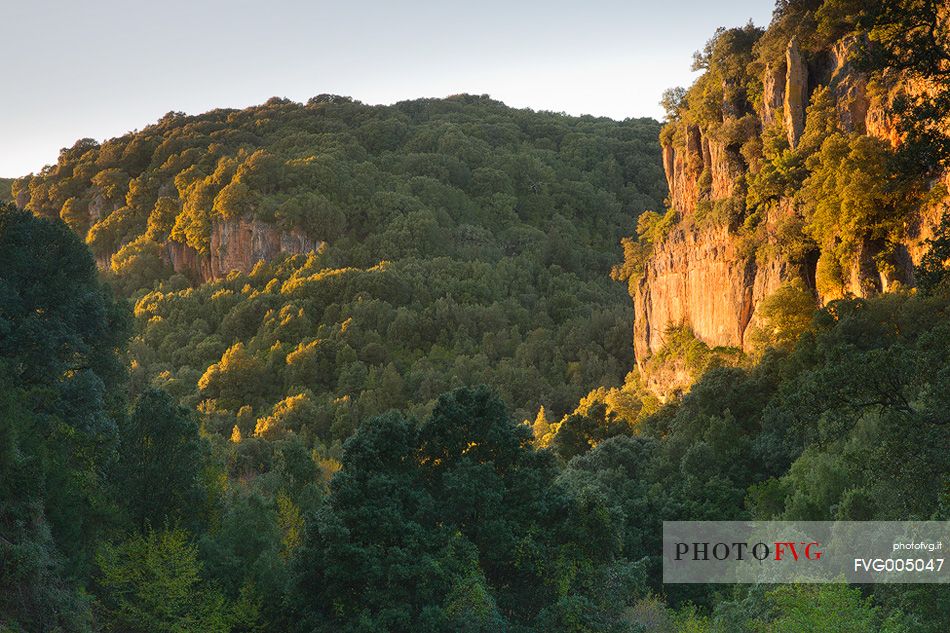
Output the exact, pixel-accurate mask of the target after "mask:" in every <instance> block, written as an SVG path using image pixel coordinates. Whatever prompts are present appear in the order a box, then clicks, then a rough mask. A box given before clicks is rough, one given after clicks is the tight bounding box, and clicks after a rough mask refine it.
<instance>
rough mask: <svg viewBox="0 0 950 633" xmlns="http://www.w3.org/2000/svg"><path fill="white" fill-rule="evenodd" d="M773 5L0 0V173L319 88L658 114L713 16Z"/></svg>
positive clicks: (757, 16)
mask: <svg viewBox="0 0 950 633" xmlns="http://www.w3.org/2000/svg"><path fill="white" fill-rule="evenodd" d="M773 4H774V2H773V1H772V0H727V1H724V2H710V1H709V0H667V1H664V0H652V1H642V0H575V1H574V2H564V1H562V0H507V1H498V0H474V1H473V0H468V1H467V2H457V1H454V0H441V1H435V0H431V1H430V0H402V1H396V0H390V1H388V2H381V1H378V0H362V1H359V2H357V1H353V0H349V1H347V0H337V1H335V2H325V1H324V0H310V1H309V2H307V1H302V0H256V1H253V2H249V1H246V0H227V1H223V0H191V1H183V0H161V1H160V2H159V1H156V0H150V1H143V0H83V1H81V2H79V1H76V0H67V1H63V0H0V24H2V25H3V27H4V29H3V31H4V34H3V36H2V37H0V177H13V176H21V175H25V174H27V173H30V172H34V171H38V170H39V169H41V168H42V167H43V166H44V165H46V164H49V163H54V162H56V158H57V156H58V154H59V149H60V148H62V147H67V146H71V145H72V144H73V143H74V142H75V141H76V140H77V139H79V138H83V137H91V138H95V139H96V140H99V141H101V140H104V139H107V138H112V137H115V136H119V135H121V134H123V133H125V132H128V131H130V130H134V129H140V128H143V127H145V126H146V125H148V124H150V123H153V122H154V121H156V120H157V119H158V118H160V117H161V116H162V115H163V114H165V113H166V112H169V111H172V110H175V111H183V112H187V113H189V114H197V113H200V112H204V111H207V110H210V109H212V108H217V107H228V108H240V107H246V106H249V105H254V104H258V103H262V102H264V101H266V100H267V99H268V98H270V97H273V96H278V97H286V98H289V99H293V100H295V101H306V100H307V99H308V98H310V97H311V96H314V95H317V94H321V93H331V94H340V95H346V96H350V97H353V98H354V99H357V100H359V101H362V102H364V103H370V104H380V103H383V104H388V103H395V102H397V101H402V100H405V99H412V98H417V97H444V96H447V95H452V94H459V93H472V94H489V95H491V96H492V97H493V98H495V99H499V100H501V101H504V102H505V103H507V104H508V105H510V106H514V107H519V108H522V107H528V108H533V109H535V110H552V111H555V112H567V113H569V114H575V115H577V114H592V115H596V116H608V117H611V118H615V119H624V118H627V117H640V116H652V117H657V118H659V117H660V115H661V110H660V107H659V105H658V101H659V99H660V95H661V94H662V92H663V90H664V89H666V88H669V87H671V86H677V85H682V86H687V85H689V84H690V83H691V82H692V80H693V79H694V73H692V72H690V69H689V67H690V61H691V58H692V53H693V51H695V50H697V49H699V48H702V46H703V44H704V43H705V42H706V40H707V39H708V38H709V37H710V36H711V35H712V33H713V32H714V31H715V29H716V27H718V26H740V25H742V24H745V23H746V22H747V21H748V20H750V19H751V20H752V21H753V22H755V24H757V25H760V26H766V25H767V24H768V21H769V18H770V16H771V11H772V6H773Z"/></svg>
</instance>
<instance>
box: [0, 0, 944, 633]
mask: <svg viewBox="0 0 950 633" xmlns="http://www.w3.org/2000/svg"><path fill="white" fill-rule="evenodd" d="M908 42H909V43H908ZM842 60H843V62H844V63H841V64H839V63H838V62H841V61H842ZM948 64H950V30H948V21H947V16H946V12H945V9H944V8H942V3H939V2H929V1H923V2H918V1H917V0H900V1H898V2H893V3H869V2H852V1H851V0H825V1H821V0H782V1H781V2H779V3H778V5H777V7H776V11H775V16H774V20H773V23H772V25H771V26H770V27H769V28H768V29H759V28H756V27H754V26H751V25H749V26H745V27H740V28H735V29H722V30H720V31H718V32H717V33H715V34H714V35H713V37H712V39H711V40H710V42H709V44H708V45H707V47H706V48H705V49H704V50H702V51H700V52H699V53H697V58H696V66H697V68H698V69H701V70H703V71H704V72H703V74H702V75H701V76H700V78H699V79H698V81H697V82H696V83H695V84H694V85H693V86H692V87H690V88H689V89H688V90H680V91H671V92H670V93H668V94H667V96H666V98H665V99H664V101H665V104H666V105H667V106H669V120H668V121H667V123H666V126H665V127H664V128H663V130H662V132H661V128H660V125H659V124H658V123H657V122H654V121H651V120H627V121H623V122H617V121H611V120H607V119H595V118H591V117H580V118H575V117H567V116H564V115H558V114H552V113H538V112H532V111H527V110H513V109H510V108H507V107H505V106H504V105H502V104H500V103H498V102H495V101H491V100H490V99H488V98H486V97H471V96H458V97H452V98H448V99H444V100H419V101H411V102H405V103H400V104H396V105H393V106H386V107H376V106H366V105H363V104H360V103H357V102H354V101H351V100H349V99H346V98H342V97H330V96H321V97H317V98H315V99H313V100H311V101H310V102H309V103H307V104H297V103H293V102H289V101H285V100H279V99H274V100H271V101H269V102H268V103H267V104H264V105H262V106H259V107H256V108H249V109H246V110H240V111H238V110H219V111H213V112H210V113H207V114H204V115H198V116H186V115H182V114H177V113H171V114H169V115H167V116H166V117H165V118H163V119H162V120H161V121H160V122H158V123H157V124H155V125H152V126H149V127H146V128H145V129H143V130H142V131H139V132H135V133H130V134H128V135H126V136H124V137H121V138H118V139H113V140H110V141H106V142H104V143H102V144H98V143H96V142H93V141H90V140H82V141H79V142H78V143H76V144H75V145H74V146H73V147H72V148H70V149H66V150H63V152H62V154H61V156H60V157H59V161H58V163H57V164H56V165H54V166H51V167H48V168H46V169H45V170H43V172H41V173H40V174H37V175H34V176H31V177H26V178H21V179H19V180H17V181H16V182H15V183H14V185H13V194H14V198H15V203H16V205H17V206H19V207H20V208H19V209H18V208H15V207H14V205H4V206H3V207H2V208H0V253H3V256H4V265H3V266H2V267H0V501H2V503H0V632H2V633H7V632H8V631H10V632H17V633H19V632H20V631H28V632H33V631H44V632H45V631H70V632H71V631H84V632H85V631H88V632H99V631H101V632H115V633H119V632H121V633H166V632H167V633H171V632H175V633H192V632H194V633H198V632H202V633H204V632H213V633H218V632H220V633H227V632H230V633H251V632H265V631H267V632H270V631H274V632H276V631H291V632H299V633H316V632H321V633H322V632H326V633H330V632H334V633H336V632H340V631H343V632H352V633H357V632H359V633H369V632H374V633H375V632H381V631H391V632H394V633H410V632H411V633H420V632H422V633H424V632H432V633H435V632H448V631H465V632H484V633H489V632H491V633H494V632H505V633H542V632H543V633H561V632H563V633H647V632H649V633H706V632H716V633H785V632H788V633H792V632H794V633H798V632H802V631H838V632H842V633H865V632H868V631H872V632H877V633H943V632H944V631H947V630H948V629H950V593H948V590H947V586H946V585H936V584H931V585H925V584H921V585H899V586H898V585H888V584H878V585H869V586H861V587H858V586H848V585H845V584H829V585H763V586H754V585H732V586H729V585H672V584H669V585H667V584H664V583H663V582H662V569H661V537H662V522H663V521H664V520H746V519H761V520H768V519H777V520H839V519H840V520H940V521H947V520H950V413H948V412H950V401H948V398H950V396H948V394H950V274H948V273H950V269H948V265H947V264H948V262H950V221H948V220H947V219H946V218H947V217H948V216H947V215H946V210H947V204H946V200H945V198H944V195H945V191H944V189H943V188H942V185H941V184H940V183H941V181H942V180H944V179H945V170H946V168H947V166H948V165H950V142H947V138H948V137H947V135H946V131H947V127H946V121H947V118H946V117H947V112H948V111H950V108H948V107H947V106H948V103H950V80H948V79H947V77H948V75H947V73H946V68H947V65H948ZM790 69H791V70H790ZM796 69H797V70H796ZM780 71H781V72H780ZM799 71H803V72H804V73H805V74H804V75H803V74H801V72H799ZM779 75H781V80H782V83H783V85H784V88H782V90H781V91H779V90H778V88H777V85H778V80H777V79H775V81H773V82H772V85H771V88H769V87H768V86H769V81H765V80H764V79H763V78H766V79H767V78H768V77H773V79H774V78H777V77H778V76H779ZM807 77H811V79H808V78H807ZM796 78H797V79H796ZM921 85H926V86H928V89H927V90H926V91H920V90H918V89H916V88H915V87H918V88H919V86H921ZM862 91H863V92H862ZM780 93H781V99H779V97H778V95H779V94H780ZM769 94H771V95H772V97H771V98H768V97H767V95H769ZM862 94H864V95H865V96H868V95H869V98H868V99H866V100H864V101H862V100H861V95H862ZM799 97H800V99H799ZM856 102H858V103H857V105H855V103H856ZM862 104H863V105H862ZM864 106H867V107H866V108H865V107H864ZM779 110H781V114H780V113H779ZM857 113H861V116H857ZM770 117H771V118H770ZM849 117H850V118H849ZM880 117H884V119H881V118H880ZM885 119H886V124H882V127H880V128H875V126H874V122H875V121H883V120H885ZM859 121H860V122H862V123H860V124H859V123H858V122H859ZM869 121H870V122H871V125H870V127H869V125H868V122H869ZM862 125H863V127H861V126H862ZM855 126H857V127H855ZM881 129H886V130H887V132H888V135H887V138H882V137H880V136H878V135H876V133H875V130H878V131H880V130H881ZM664 167H665V170H666V176H667V183H666V186H664V185H663V182H662V179H663V170H664ZM667 191H668V193H669V195H668V196H666V194H667ZM664 196H666V197H665V201H664ZM650 211H655V212H653V213H651V212H650ZM941 219H942V221H941ZM634 230H636V232H637V235H636V236H635V237H633V238H627V239H624V240H623V242H622V245H621V241H620V239H621V236H623V235H625V234H629V233H631V232H633V231H634ZM611 278H612V279H611ZM618 282H625V284H626V286H627V288H626V289H628V290H629V291H630V293H631V295H632V299H633V300H634V302H635V305H636V310H637V312H636V315H635V317H634V313H633V308H632V307H631V305H630V303H631V297H628V296H627V295H626V293H625V288H624V287H623V285H624V284H622V283H618ZM829 289H831V290H833V291H834V292H830V291H829ZM677 310H680V312H677ZM634 318H636V327H634ZM632 341H636V342H637V356H636V358H634V355H633V349H632Z"/></svg>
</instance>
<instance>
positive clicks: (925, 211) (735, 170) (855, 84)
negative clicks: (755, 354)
mask: <svg viewBox="0 0 950 633" xmlns="http://www.w3.org/2000/svg"><path fill="white" fill-rule="evenodd" d="M858 43H859V40H858V36H853V35H852V36H849V37H847V38H845V39H842V40H841V41H839V42H837V43H836V44H835V45H834V46H833V47H832V48H831V49H830V50H828V51H823V52H821V53H820V54H812V55H808V56H806V55H805V54H804V53H803V52H802V50H801V49H800V47H799V45H798V43H797V42H796V41H795V40H794V39H792V40H791V41H790V42H788V45H787V48H786V50H785V55H784V57H783V58H781V59H780V60H779V61H778V62H776V63H775V64H773V65H769V66H767V67H766V68H765V69H764V72H763V76H762V98H761V100H759V101H758V102H757V103H756V104H755V105H754V107H752V106H750V109H749V111H748V112H746V113H742V112H736V111H734V110H735V108H724V110H723V113H722V120H723V122H724V123H728V122H730V121H734V122H739V121H740V119H741V117H742V115H743V114H746V115H749V114H751V115H752V117H753V121H754V125H755V126H756V127H757V133H759V134H761V132H762V130H764V129H767V128H769V127H772V126H776V125H777V126H780V130H781V131H782V132H784V135H785V136H786V137H787V139H788V142H789V144H790V145H791V146H792V147H795V146H796V145H797V144H798V143H799V142H800V140H801V136H802V134H803V132H804V129H805V124H806V122H807V105H808V103H809V101H810V99H811V95H812V93H813V92H814V91H815V90H816V89H817V88H818V87H820V86H827V87H828V89H829V90H830V92H831V95H832V97H833V99H834V101H835V106H836V110H837V113H838V117H839V123H840V127H841V129H842V130H843V131H844V132H847V133H855V134H867V135H870V136H873V137H875V138H879V139H882V140H885V141H887V142H888V143H890V144H891V145H892V146H895V147H896V146H898V145H899V144H900V143H901V134H900V131H899V129H898V126H897V124H896V122H895V120H894V118H893V116H892V115H891V114H890V112H889V107H888V106H889V100H890V99H893V97H894V95H895V94H896V93H897V91H899V90H905V91H914V90H921V89H923V88H921V87H919V86H914V85H910V84H909V83H907V82H903V83H902V82H895V83H893V84H892V86H891V89H890V91H886V90H881V89H877V90H870V89H869V86H868V77H867V76H866V75H865V74H864V73H863V72H861V71H860V70H859V69H857V68H856V65H855V64H854V62H853V57H854V56H853V51H854V50H855V47H856V45H857V44H858ZM677 125H679V126H681V127H680V128H678V129H677V133H676V134H675V135H671V136H670V137H668V138H667V139H666V140H665V141H664V145H663V157H662V158H663V167H664V170H665V172H666V179H667V184H668V186H669V204H670V208H671V209H673V210H674V211H675V212H676V214H677V218H678V219H677V225H676V226H675V227H674V229H673V230H671V231H669V232H668V234H666V235H665V236H664V237H663V239H662V240H661V241H660V242H659V243H656V244H654V246H653V253H652V255H651V256H650V258H649V259H648V260H647V262H646V264H645V265H644V270H643V274H642V276H641V277H640V279H639V280H638V281H636V282H635V283H634V284H632V285H631V288H632V291H633V295H634V297H633V299H634V305H635V310H636V317H635V324H634V348H635V351H636V356H637V364H638V366H639V367H640V368H641V369H643V368H644V366H645V364H646V362H647V361H648V360H649V358H650V357H651V355H653V354H655V353H656V352H658V351H659V350H661V349H662V348H663V346H664V335H665V333H666V332H667V330H668V329H669V328H671V327H679V326H686V327H689V328H690V329H691V330H692V331H693V333H694V334H695V335H696V337H697V338H699V339H700V340H702V341H703V342H705V343H706V344H707V345H709V346H711V347H716V346H724V347H735V348H740V349H748V347H749V337H748V334H749V332H750V329H751V328H753V327H755V325H756V323H757V308H758V306H759V305H760V304H761V302H762V301H763V300H764V299H766V298H767V297H768V296H769V295H770V294H772V293H773V292H774V291H775V290H776V289H778V288H779V287H780V286H782V285H783V284H785V283H789V282H796V283H802V284H803V285H804V286H805V287H806V288H810V289H811V290H812V291H813V292H814V294H815V298H816V304H817V303H826V302H827V301H830V300H833V299H836V298H840V297H842V296H849V295H850V296H856V297H868V296H873V295H874V294H877V293H881V292H887V291H889V290H891V289H893V288H895V287H897V286H899V285H903V286H908V285H913V283H914V279H913V268H914V264H915V263H917V262H919V261H920V258H921V257H922V256H923V254H924V253H925V252H926V240H927V239H928V238H930V237H931V236H932V235H933V231H934V228H935V227H936V225H937V223H938V222H939V219H940V216H941V214H942V212H943V210H944V209H946V208H947V200H946V199H945V200H937V201H931V202H929V203H928V204H927V205H926V206H925V207H924V208H922V209H921V210H920V211H919V213H918V214H917V217H916V218H915V219H914V220H913V221H912V223H911V226H908V227H907V230H906V239H905V240H904V242H903V243H902V244H898V245H897V246H896V247H892V248H888V249H886V250H885V245H884V244H883V243H882V242H881V241H880V240H874V239H870V238H869V239H867V240H865V241H864V242H863V243H861V244H860V245H859V247H858V249H857V252H856V253H854V257H853V263H852V264H851V267H850V269H849V270H843V271H841V279H842V283H841V287H840V288H836V289H834V290H833V291H828V290H827V289H825V291H824V292H822V291H820V290H819V289H818V288H817V287H816V282H815V274H816V266H817V263H818V259H819V254H818V253H817V252H816V253H814V254H813V255H812V256H808V257H806V258H805V262H804V263H802V262H801V261H800V260H799V262H798V263H792V262H790V261H789V259H788V258H787V257H786V256H784V255H783V254H782V253H781V249H779V248H769V247H770V246H771V245H772V244H773V243H776V242H778V237H779V235H778V233H779V232H780V231H781V230H782V227H783V225H786V226H787V220H788V219H789V218H794V217H795V216H796V214H797V213H798V211H797V209H796V206H795V202H794V201H793V200H791V199H783V200H780V201H779V202H778V203H777V204H776V205H774V207H773V208H771V209H770V211H769V212H768V217H766V218H764V219H763V220H762V225H763V227H764V230H763V231H760V232H759V234H758V237H757V240H758V241H757V242H756V243H755V244H749V243H748V238H746V239H745V240H743V238H740V237H739V234H738V231H737V227H735V226H732V227H730V226H728V223H721V222H720V223H715V222H713V223H709V222H704V221H703V220H702V214H703V213H704V209H705V210H706V211H708V209H709V208H711V207H714V206H715V205H716V204H717V203H719V204H723V203H728V202H730V201H736V200H737V199H738V198H740V197H741V192H742V188H741V187H740V184H741V181H742V179H743V178H745V176H746V175H747V174H748V172H749V166H748V165H747V164H746V160H745V158H744V157H743V154H742V151H741V147H740V146H738V145H729V144H728V143H727V142H724V141H723V140H721V138H717V135H716V134H715V133H713V132H710V131H708V130H705V129H703V127H702V126H700V125H696V124H687V123H679V124H677ZM719 136H721V135H719ZM947 184H948V185H950V178H948V179H947ZM738 202H742V201H741V200H740V201H738ZM738 202H737V203H738ZM763 246H765V248H762V247H763ZM882 258H884V259H886V260H887V262H886V263H887V264H888V265H887V266H884V267H881V266H880V265H879V264H880V262H881V260H882ZM881 268H884V269H885V270H886V271H887V272H886V273H882V272H879V269H881Z"/></svg>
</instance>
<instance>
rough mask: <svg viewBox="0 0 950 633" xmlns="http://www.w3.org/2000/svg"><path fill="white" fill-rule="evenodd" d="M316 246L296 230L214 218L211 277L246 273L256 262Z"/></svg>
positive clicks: (264, 223) (263, 223)
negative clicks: (283, 229)
mask: <svg viewBox="0 0 950 633" xmlns="http://www.w3.org/2000/svg"><path fill="white" fill-rule="evenodd" d="M319 246H320V244H319V243H318V242H316V241H314V240H311V239H310V238H308V237H307V236H306V235H304V234H303V233H302V232H300V231H298V230H292V231H282V230H280V229H278V228H277V227H275V226H274V225H273V224H268V223H266V222H261V221H259V220H243V219H238V220H223V221H215V222H213V223H212V225H211V257H210V266H211V277H212V278H213V279H219V278H221V277H224V276H226V275H227V274H228V273H229V272H231V271H232V270H237V271H239V272H242V273H247V272H250V271H251V269H252V268H253V267H254V264H256V263H257V262H259V261H270V260H272V259H274V258H275V257H277V256H278V255H281V254H290V255H299V254H302V253H309V252H310V251H314V250H316V249H317V248H318V247H319Z"/></svg>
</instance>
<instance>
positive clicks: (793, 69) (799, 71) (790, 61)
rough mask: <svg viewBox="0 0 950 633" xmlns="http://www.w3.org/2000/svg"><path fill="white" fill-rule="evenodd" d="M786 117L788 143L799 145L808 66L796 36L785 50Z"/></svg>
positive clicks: (806, 91)
mask: <svg viewBox="0 0 950 633" xmlns="http://www.w3.org/2000/svg"><path fill="white" fill-rule="evenodd" d="M785 68H786V72H785V96H784V119H785V131H786V134H787V135H788V144H789V145H791V146H792V147H796V146H797V145H798V139H800V138H801V136H802V132H803V131H804V130H805V105H806V104H807V103H808V66H806V65H805V62H804V60H803V59H802V54H801V51H799V49H798V41H797V40H795V39H794V38H793V39H792V41H791V42H789V44H788V49H787V50H786V51H785Z"/></svg>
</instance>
